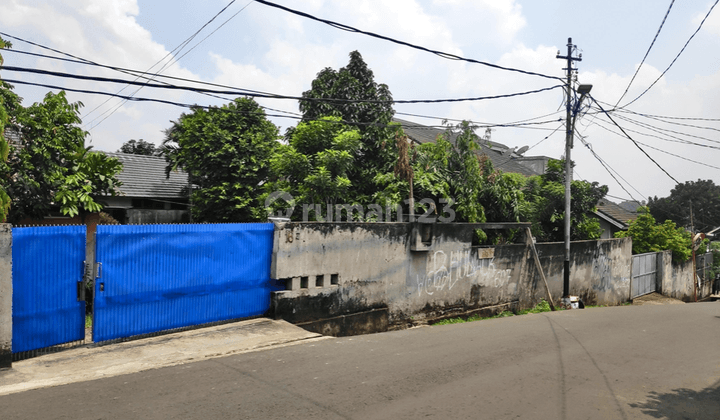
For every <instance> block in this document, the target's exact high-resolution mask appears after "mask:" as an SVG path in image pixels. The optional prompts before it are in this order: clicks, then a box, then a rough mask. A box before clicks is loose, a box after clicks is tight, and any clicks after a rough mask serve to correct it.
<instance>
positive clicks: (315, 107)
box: [288, 51, 398, 201]
mask: <svg viewBox="0 0 720 420" xmlns="http://www.w3.org/2000/svg"><path fill="white" fill-rule="evenodd" d="M302 96H303V98H304V99H302V100H300V110H301V111H302V113H303V121H305V122H308V121H312V120H316V119H318V118H320V117H325V116H332V117H339V118H341V119H342V122H343V123H345V124H348V125H350V126H351V127H354V128H356V129H357V130H358V131H359V132H360V135H361V142H360V147H359V148H358V149H357V150H356V151H355V152H354V157H355V161H356V163H355V166H354V167H353V168H352V169H351V171H350V172H349V174H348V176H349V178H350V179H351V180H352V181H353V185H354V189H355V192H356V194H357V195H358V197H359V200H360V201H363V200H365V201H367V200H369V197H370V196H371V195H372V194H373V193H374V192H375V190H376V186H375V185H374V184H373V182H372V181H373V179H374V177H375V175H376V174H377V173H378V172H383V173H385V172H389V171H391V170H392V167H393V165H394V163H395V161H396V159H397V150H396V148H395V145H394V139H395V134H396V133H397V131H398V127H397V126H396V125H395V126H394V125H392V124H391V122H392V117H393V114H394V111H393V108H392V94H391V93H390V89H389V88H388V86H387V85H385V84H381V83H377V82H375V76H374V75H373V72H372V70H370V68H369V67H368V66H367V64H366V63H365V61H364V60H363V58H362V56H361V55H360V53H359V52H357V51H353V52H351V53H350V61H349V62H348V64H347V66H345V67H342V68H341V69H339V70H334V69H332V68H329V67H327V68H325V69H323V70H322V71H320V72H319V73H318V74H317V77H316V78H315V80H313V81H312V86H311V89H310V90H308V91H306V92H303V95H302ZM288 137H292V130H289V133H288ZM363 197H364V198H363Z"/></svg>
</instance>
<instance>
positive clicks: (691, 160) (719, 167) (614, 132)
mask: <svg viewBox="0 0 720 420" xmlns="http://www.w3.org/2000/svg"><path fill="white" fill-rule="evenodd" d="M598 127H600V128H602V129H603V130H605V131H609V132H611V133H613V134H615V135H617V136H620V137H624V136H623V135H622V134H620V133H618V132H617V131H613V130H611V129H609V128H607V127H605V126H604V125H602V124H598ZM638 144H640V145H642V146H645V147H647V148H649V149H653V150H657V151H658V152H660V153H664V154H666V155H669V156H672V157H676V158H678V159H682V160H686V161H688V162H692V163H696V164H698V165H702V166H707V167H708V168H713V169H720V166H713V165H710V164H707V163H703V162H699V161H697V160H693V159H690V158H686V157H684V156H680V155H677V154H675V153H671V152H668V151H666V150H663V149H660V148H657V147H654V146H650V145H649V144H645V143H642V142H638Z"/></svg>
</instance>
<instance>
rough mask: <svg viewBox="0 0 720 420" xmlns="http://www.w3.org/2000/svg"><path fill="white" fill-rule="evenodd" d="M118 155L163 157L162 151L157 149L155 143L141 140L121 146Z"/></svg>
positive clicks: (127, 142) (129, 141) (131, 141)
mask: <svg viewBox="0 0 720 420" xmlns="http://www.w3.org/2000/svg"><path fill="white" fill-rule="evenodd" d="M118 153H128V154H131V155H144V156H160V155H162V149H160V148H158V147H155V144H154V143H150V142H148V141H145V140H143V139H140V140H128V141H126V142H125V143H123V145H122V146H120V150H118Z"/></svg>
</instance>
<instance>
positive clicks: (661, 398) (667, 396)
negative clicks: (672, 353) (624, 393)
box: [630, 381, 720, 420]
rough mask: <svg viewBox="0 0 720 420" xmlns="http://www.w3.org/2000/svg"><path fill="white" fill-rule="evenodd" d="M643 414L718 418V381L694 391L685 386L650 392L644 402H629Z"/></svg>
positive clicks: (675, 419) (680, 419)
mask: <svg viewBox="0 0 720 420" xmlns="http://www.w3.org/2000/svg"><path fill="white" fill-rule="evenodd" d="M630 406H631V407H634V408H639V409H641V410H642V412H643V413H644V414H647V415H649V416H653V417H655V418H663V419H669V420H684V419H713V420H717V419H718V418H720V381H718V382H716V383H715V384H714V385H712V386H710V387H708V388H705V389H703V390H702V391H694V390H692V389H687V388H679V389H674V390H672V391H670V392H666V393H660V392H654V391H653V392H650V394H648V400H647V401H646V402H644V403H635V404H630Z"/></svg>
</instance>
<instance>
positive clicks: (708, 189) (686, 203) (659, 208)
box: [648, 179, 720, 232]
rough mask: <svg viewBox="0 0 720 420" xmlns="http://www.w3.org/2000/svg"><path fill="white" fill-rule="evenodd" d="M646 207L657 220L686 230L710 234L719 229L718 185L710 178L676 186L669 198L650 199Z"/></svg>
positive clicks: (719, 202) (719, 196)
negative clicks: (691, 229) (692, 228)
mask: <svg viewBox="0 0 720 420" xmlns="http://www.w3.org/2000/svg"><path fill="white" fill-rule="evenodd" d="M691 206H692V221H691V220H690V207H691ZM648 207H649V208H650V213H651V214H652V215H653V217H655V219H656V220H658V221H665V220H671V221H673V222H675V224H677V225H678V226H683V227H685V228H687V229H690V227H691V225H693V226H694V229H695V231H696V232H709V231H710V230H712V229H715V228H716V227H718V226H720V186H718V185H715V183H714V182H713V181H711V180H709V179H708V180H701V179H698V180H697V181H688V182H685V183H684V184H677V185H676V186H675V188H673V189H672V190H671V191H670V195H669V196H668V197H664V198H658V197H651V198H650V199H649V200H648Z"/></svg>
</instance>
